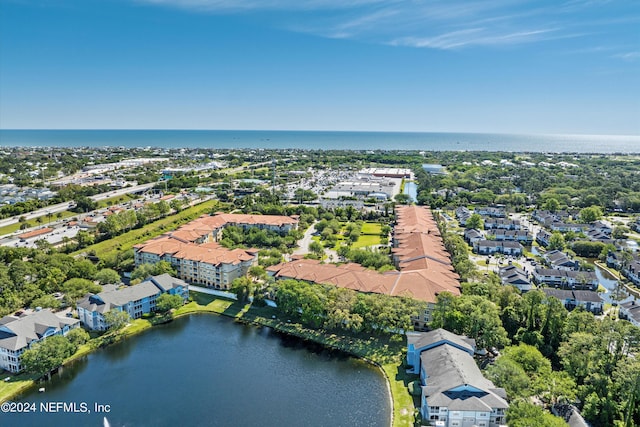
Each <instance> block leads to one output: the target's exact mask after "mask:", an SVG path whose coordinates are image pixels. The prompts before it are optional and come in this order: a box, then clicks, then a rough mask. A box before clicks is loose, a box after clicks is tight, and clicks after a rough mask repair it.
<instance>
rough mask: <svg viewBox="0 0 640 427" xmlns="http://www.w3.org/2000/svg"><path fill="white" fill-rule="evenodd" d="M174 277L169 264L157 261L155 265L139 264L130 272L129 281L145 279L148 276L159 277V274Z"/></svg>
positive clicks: (173, 271)
mask: <svg viewBox="0 0 640 427" xmlns="http://www.w3.org/2000/svg"><path fill="white" fill-rule="evenodd" d="M165 273H166V274H168V275H170V276H175V275H176V270H175V269H174V268H173V266H172V265H171V263H169V262H167V261H159V262H156V263H155V264H140V265H139V266H137V267H136V268H135V269H134V270H133V272H131V280H136V279H146V278H147V277H149V276H159V275H160V274H165Z"/></svg>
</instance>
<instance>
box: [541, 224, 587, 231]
mask: <svg viewBox="0 0 640 427" xmlns="http://www.w3.org/2000/svg"><path fill="white" fill-rule="evenodd" d="M549 227H550V228H551V231H559V232H561V233H567V232H569V231H573V232H574V233H582V232H583V231H585V230H587V229H588V228H589V224H574V223H565V222H554V223H552V224H551V225H550V226H549Z"/></svg>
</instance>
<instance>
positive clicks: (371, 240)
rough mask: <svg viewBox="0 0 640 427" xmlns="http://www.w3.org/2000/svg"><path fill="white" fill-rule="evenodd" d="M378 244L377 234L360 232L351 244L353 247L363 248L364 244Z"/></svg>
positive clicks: (378, 237)
mask: <svg viewBox="0 0 640 427" xmlns="http://www.w3.org/2000/svg"><path fill="white" fill-rule="evenodd" d="M379 244H380V236H379V235H371V234H361V235H360V237H358V240H357V241H356V242H355V243H354V244H353V247H354V248H356V249H357V248H364V247H365V246H373V245H379Z"/></svg>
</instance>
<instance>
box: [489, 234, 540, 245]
mask: <svg viewBox="0 0 640 427" xmlns="http://www.w3.org/2000/svg"><path fill="white" fill-rule="evenodd" d="M493 235H494V236H495V238H496V240H498V241H503V240H512V241H516V242H520V243H522V244H525V245H530V244H531V243H533V236H532V235H531V234H530V233H529V232H527V231H526V230H495V231H494V232H493Z"/></svg>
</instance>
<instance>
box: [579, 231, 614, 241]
mask: <svg viewBox="0 0 640 427" xmlns="http://www.w3.org/2000/svg"><path fill="white" fill-rule="evenodd" d="M585 235H586V236H587V239H589V240H590V241H592V242H596V241H598V242H602V243H604V244H607V243H612V244H613V242H614V241H615V240H614V239H612V238H611V235H610V234H605V233H603V232H602V231H600V230H598V229H595V228H590V229H588V230H587V232H586V233H585Z"/></svg>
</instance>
